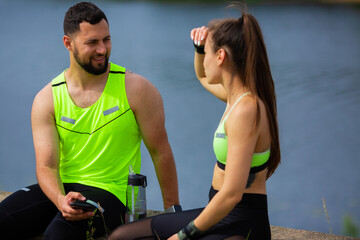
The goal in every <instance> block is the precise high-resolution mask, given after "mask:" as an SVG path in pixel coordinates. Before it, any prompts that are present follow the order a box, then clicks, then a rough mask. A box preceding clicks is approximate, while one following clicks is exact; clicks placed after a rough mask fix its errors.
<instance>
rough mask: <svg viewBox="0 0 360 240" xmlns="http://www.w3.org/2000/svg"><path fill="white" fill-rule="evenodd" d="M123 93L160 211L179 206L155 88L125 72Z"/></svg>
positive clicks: (161, 110)
mask: <svg viewBox="0 0 360 240" xmlns="http://www.w3.org/2000/svg"><path fill="white" fill-rule="evenodd" d="M125 79H126V91H127V95H128V99H129V103H130V106H131V108H132V110H133V111H134V114H135V117H136V121H137V123H138V125H139V128H140V131H141V134H142V137H143V140H144V143H145V146H146V147H147V149H148V151H149V153H150V156H151V158H152V161H153V163H154V167H155V171H156V175H157V178H158V181H159V184H160V188H161V192H162V197H163V203H164V209H166V208H168V207H170V206H172V205H175V204H179V194H178V181H177V173H176V167H175V161H174V157H173V154H172V151H171V147H170V144H169V141H168V138H167V133H166V129H165V113H164V106H163V101H162V98H161V95H160V93H159V91H158V90H157V89H156V88H155V86H154V85H153V84H152V83H150V82H149V81H148V80H146V79H145V78H143V77H142V76H140V75H137V74H134V73H132V72H130V71H127V72H126V77H125Z"/></svg>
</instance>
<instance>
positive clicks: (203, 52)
mask: <svg viewBox="0 0 360 240" xmlns="http://www.w3.org/2000/svg"><path fill="white" fill-rule="evenodd" d="M194 48H195V52H197V53H199V54H205V51H204V48H205V47H204V45H202V46H198V45H196V44H195V43H194Z"/></svg>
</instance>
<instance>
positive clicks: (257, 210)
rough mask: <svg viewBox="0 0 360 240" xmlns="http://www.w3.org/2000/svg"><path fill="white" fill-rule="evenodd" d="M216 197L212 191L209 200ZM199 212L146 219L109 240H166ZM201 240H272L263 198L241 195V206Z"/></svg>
mask: <svg viewBox="0 0 360 240" xmlns="http://www.w3.org/2000/svg"><path fill="white" fill-rule="evenodd" d="M216 193H217V191H216V190H214V189H213V188H211V189H210V192H209V199H210V200H211V198H212V197H213V196H214V195H215V194H216ZM202 210H203V208H199V209H193V210H188V211H183V212H176V213H166V214H161V215H158V216H155V217H151V218H145V219H143V220H140V221H138V222H134V223H130V224H126V225H123V226H121V227H119V228H117V229H116V230H115V231H114V232H113V233H112V234H111V235H110V238H109V239H111V240H113V239H121V240H130V239H167V238H169V237H171V236H172V235H173V234H175V233H177V232H178V231H179V230H180V229H182V228H184V227H185V226H186V225H187V224H188V223H189V222H190V221H192V220H194V219H195V218H196V217H197V216H198V215H199V214H200V213H201V212H202ZM200 239H202V240H213V239H214V240H215V239H216V240H218V239H228V240H230V239H231V240H235V239H261V240H266V239H271V232H270V225H269V218H268V212H267V197H266V195H264V194H244V195H243V198H242V200H241V202H240V203H238V204H237V205H236V206H235V208H234V209H233V210H232V211H231V212H230V213H229V214H228V215H227V216H226V217H225V218H224V219H223V220H221V221H220V222H219V223H218V224H216V225H215V226H213V227H212V228H210V229H209V230H207V231H206V232H205V234H204V235H202V236H201V238H200Z"/></svg>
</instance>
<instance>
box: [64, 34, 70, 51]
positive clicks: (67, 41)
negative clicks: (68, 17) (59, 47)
mask: <svg viewBox="0 0 360 240" xmlns="http://www.w3.org/2000/svg"><path fill="white" fill-rule="evenodd" d="M63 42H64V46H65V47H66V48H67V49H68V50H69V51H71V50H72V39H71V38H70V37H69V36H67V35H64V37H63Z"/></svg>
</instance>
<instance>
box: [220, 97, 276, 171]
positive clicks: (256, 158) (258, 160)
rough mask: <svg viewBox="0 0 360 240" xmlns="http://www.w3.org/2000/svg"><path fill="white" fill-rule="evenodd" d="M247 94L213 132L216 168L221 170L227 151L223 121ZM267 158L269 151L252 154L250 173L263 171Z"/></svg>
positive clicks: (224, 119) (223, 166) (223, 167)
mask: <svg viewBox="0 0 360 240" xmlns="http://www.w3.org/2000/svg"><path fill="white" fill-rule="evenodd" d="M247 94H250V92H246V93H244V94H243V95H241V96H240V97H239V98H238V100H237V101H236V102H235V104H234V105H233V106H232V108H231V109H230V111H229V112H228V113H227V114H226V116H225V117H223V120H222V121H220V123H219V126H218V128H217V129H216V131H215V134H214V141H213V148H214V152H215V155H216V159H217V161H218V166H219V167H220V168H222V169H225V164H226V158H227V150H228V141H227V136H226V133H225V121H226V120H227V118H228V116H229V115H230V113H231V111H232V110H233V109H234V107H235V106H236V104H237V103H238V102H239V101H240V100H241V99H242V98H243V97H244V96H246V95H247ZM225 111H226V109H225ZM269 157H270V149H268V150H267V151H265V152H262V153H254V154H253V158H252V162H251V168H252V172H258V171H261V170H262V169H264V168H265V167H266V163H267V161H268V160H269ZM259 167H260V168H259ZM256 168H257V169H256ZM254 170H255V171H254Z"/></svg>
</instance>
